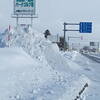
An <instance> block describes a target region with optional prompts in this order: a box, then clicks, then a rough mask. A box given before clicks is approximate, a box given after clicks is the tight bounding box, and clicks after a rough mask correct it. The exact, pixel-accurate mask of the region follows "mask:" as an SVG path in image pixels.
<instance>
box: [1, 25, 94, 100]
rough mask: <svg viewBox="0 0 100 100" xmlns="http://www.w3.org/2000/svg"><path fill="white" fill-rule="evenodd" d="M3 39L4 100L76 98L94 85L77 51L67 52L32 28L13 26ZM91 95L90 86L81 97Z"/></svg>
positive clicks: (69, 99) (2, 84) (84, 98)
mask: <svg viewBox="0 0 100 100" xmlns="http://www.w3.org/2000/svg"><path fill="white" fill-rule="evenodd" d="M1 41H2V43H4V44H5V48H0V100H74V99H75V98H76V96H77V95H78V93H79V91H80V90H81V89H82V88H83V86H84V85H85V84H86V83H88V84H89V86H91V80H90V79H89V78H90V77H89V78H88V76H87V75H86V74H85V73H83V72H81V71H83V70H82V69H83V68H82V66H81V65H80V64H77V62H76V61H75V59H76V56H77V52H73V54H72V53H68V52H66V53H65V54H63V53H62V52H60V51H59V48H58V46H57V45H56V44H53V43H52V42H51V41H49V40H48V39H45V38H44V36H43V34H42V33H39V32H37V31H35V30H33V29H32V28H31V27H29V26H26V27H21V26H19V27H17V28H16V27H15V28H12V29H11V31H6V32H5V33H4V35H3V36H2V40H1ZM80 60H81V61H82V59H81V58H80ZM89 88H90V87H89ZM90 93H91V92H90ZM88 94H89V89H88V88H87V89H86V90H85V92H84V93H83V94H82V96H81V99H83V100H92V99H87V95H88ZM93 100H95V99H93Z"/></svg>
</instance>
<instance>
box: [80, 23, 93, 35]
mask: <svg viewBox="0 0 100 100" xmlns="http://www.w3.org/2000/svg"><path fill="white" fill-rule="evenodd" d="M79 25H80V30H79V31H80V33H92V22H80V24H79Z"/></svg>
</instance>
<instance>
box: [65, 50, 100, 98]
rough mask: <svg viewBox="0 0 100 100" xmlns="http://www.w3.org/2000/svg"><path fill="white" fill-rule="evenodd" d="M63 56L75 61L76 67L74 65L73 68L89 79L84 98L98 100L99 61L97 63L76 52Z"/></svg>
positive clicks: (99, 90) (99, 89) (99, 81)
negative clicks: (89, 82)
mask: <svg viewBox="0 0 100 100" xmlns="http://www.w3.org/2000/svg"><path fill="white" fill-rule="evenodd" d="M64 56H65V57H66V58H67V59H70V60H71V61H72V62H73V63H76V66H77V67H75V70H77V69H78V70H79V72H80V73H81V74H84V75H86V76H87V77H88V78H89V79H90V80H91V84H90V86H89V90H88V94H87V96H86V100H99V98H100V63H97V62H95V61H93V60H91V59H89V58H87V57H85V56H83V55H81V54H80V53H78V52H74V53H72V52H71V53H66V54H65V55H64ZM69 64H71V63H69ZM78 66H79V67H78ZM73 67H74V66H73ZM76 68H77V69H76Z"/></svg>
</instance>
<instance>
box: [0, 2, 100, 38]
mask: <svg viewBox="0 0 100 100" xmlns="http://www.w3.org/2000/svg"><path fill="white" fill-rule="evenodd" d="M99 9H100V0H37V14H38V17H39V18H37V19H34V23H33V26H34V28H35V29H37V30H39V31H40V32H44V30H45V29H47V28H48V29H50V30H51V32H52V34H57V33H58V34H63V31H62V30H63V23H64V21H65V22H76V23H79V22H81V21H92V22H93V33H92V34H80V33H77V32H73V33H71V32H70V33H67V35H71V36H72V35H73V36H76V35H77V36H80V35H83V36H84V39H86V40H87V39H88V40H100V28H99V27H100V13H99ZM12 13H13V0H1V3H0V23H1V24H0V30H4V29H5V28H6V27H7V26H8V25H9V24H11V25H15V20H14V19H11V14H12Z"/></svg>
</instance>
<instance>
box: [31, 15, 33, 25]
mask: <svg viewBox="0 0 100 100" xmlns="http://www.w3.org/2000/svg"><path fill="white" fill-rule="evenodd" d="M32 26H33V16H32V15H31V27H32Z"/></svg>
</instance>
